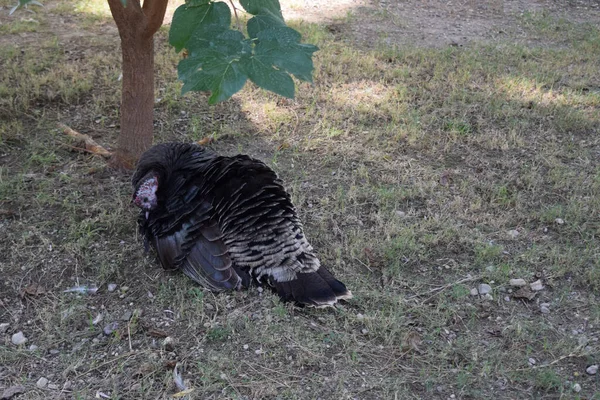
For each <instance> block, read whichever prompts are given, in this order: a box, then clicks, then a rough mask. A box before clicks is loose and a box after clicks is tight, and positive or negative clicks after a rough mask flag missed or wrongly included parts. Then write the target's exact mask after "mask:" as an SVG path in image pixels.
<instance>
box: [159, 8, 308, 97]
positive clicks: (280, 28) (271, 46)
mask: <svg viewBox="0 0 600 400" xmlns="http://www.w3.org/2000/svg"><path fill="white" fill-rule="evenodd" d="M229 1H230V2H231V0H229ZM240 4H241V5H242V7H243V8H244V10H245V11H246V12H247V13H248V14H250V15H252V16H253V17H252V18H250V20H248V24H247V31H248V37H246V36H244V33H243V31H242V29H241V26H240V20H239V17H238V15H237V11H236V7H235V6H234V4H233V3H231V6H232V7H233V12H234V15H235V18H236V24H237V26H238V29H237V30H234V29H231V10H230V8H229V6H228V5H227V4H226V3H225V2H222V1H211V0H189V1H188V2H187V3H186V4H183V5H181V6H180V7H179V8H177V10H176V11H175V14H174V15H173V23H172V24H171V30H170V31H169V43H170V44H171V45H172V46H174V47H175V50H176V51H178V52H179V51H181V50H183V49H186V50H187V53H188V57H187V58H184V59H182V60H181V61H180V62H179V65H178V66H177V71H178V75H179V79H180V80H181V81H182V82H183V88H182V93H186V92H188V91H209V92H211V96H210V98H209V103H211V104H214V103H217V102H219V101H223V100H227V99H228V98H230V97H231V96H232V95H233V94H234V93H236V92H237V91H239V90H240V89H241V88H242V87H243V86H244V85H245V83H246V81H247V80H248V79H249V80H251V81H252V82H254V83H255V84H256V85H258V86H260V87H262V88H264V89H267V90H270V91H272V92H275V93H277V94H279V95H282V96H285V97H289V98H293V97H294V93H295V85H294V81H293V79H292V77H291V75H293V76H295V77H296V78H297V79H300V80H303V81H308V82H312V71H313V68H314V66H313V62H312V54H313V53H314V52H315V51H317V50H318V48H317V47H316V46H313V45H310V44H302V43H300V39H301V36H300V34H299V33H298V32H297V31H295V30H294V29H292V28H289V27H288V26H286V24H285V21H284V20H283V15H282V14H281V6H280V5H279V1H278V0H240Z"/></svg>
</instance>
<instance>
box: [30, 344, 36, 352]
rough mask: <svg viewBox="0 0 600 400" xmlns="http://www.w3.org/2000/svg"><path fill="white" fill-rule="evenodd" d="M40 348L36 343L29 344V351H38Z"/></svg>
mask: <svg viewBox="0 0 600 400" xmlns="http://www.w3.org/2000/svg"><path fill="white" fill-rule="evenodd" d="M37 349H38V347H37V346H36V345H35V344H32V345H31V346H29V351H36V350H37Z"/></svg>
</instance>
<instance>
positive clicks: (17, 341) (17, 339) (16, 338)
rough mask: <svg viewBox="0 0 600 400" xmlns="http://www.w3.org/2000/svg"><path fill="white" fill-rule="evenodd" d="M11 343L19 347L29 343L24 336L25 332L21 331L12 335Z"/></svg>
mask: <svg viewBox="0 0 600 400" xmlns="http://www.w3.org/2000/svg"><path fill="white" fill-rule="evenodd" d="M11 341H12V342H13V344H14V345H16V346H19V345H22V344H24V343H26V342H27V338H26V337H25V335H23V332H21V331H19V332H17V333H15V334H14V335H12V338H11Z"/></svg>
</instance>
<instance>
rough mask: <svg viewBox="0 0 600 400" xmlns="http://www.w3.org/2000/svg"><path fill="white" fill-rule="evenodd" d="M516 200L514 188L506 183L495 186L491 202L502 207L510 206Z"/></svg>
mask: <svg viewBox="0 0 600 400" xmlns="http://www.w3.org/2000/svg"><path fill="white" fill-rule="evenodd" d="M516 201H517V193H516V191H515V190H513V189H512V188H510V187H509V186H506V185H500V186H497V187H496V188H495V189H494V192H493V194H492V203H493V204H497V205H499V206H502V207H512V206H514V205H515V203H516Z"/></svg>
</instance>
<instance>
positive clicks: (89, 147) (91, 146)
mask: <svg viewBox="0 0 600 400" xmlns="http://www.w3.org/2000/svg"><path fill="white" fill-rule="evenodd" d="M58 127H59V128H60V129H62V130H63V132H64V133H65V134H66V135H67V136H70V137H72V138H75V139H78V140H83V141H84V142H85V149H86V151H88V152H90V153H93V154H96V155H99V156H102V157H106V158H109V157H111V156H112V153H111V152H110V151H108V150H106V149H105V148H104V147H102V146H100V145H99V144H98V143H96V141H95V140H94V139H92V138H91V137H90V136H88V135H84V134H83V133H79V132H77V131H76V130H74V129H72V128H70V127H68V126H67V125H65V124H63V123H60V122H59V123H58Z"/></svg>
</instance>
